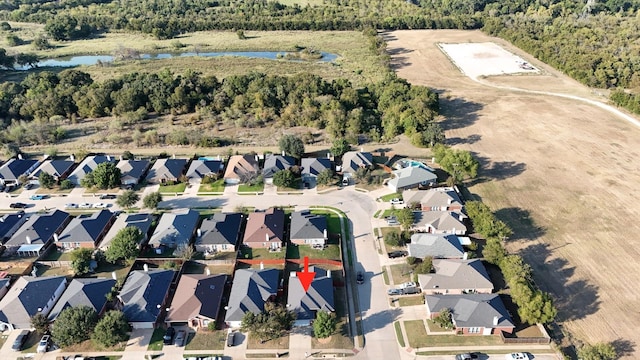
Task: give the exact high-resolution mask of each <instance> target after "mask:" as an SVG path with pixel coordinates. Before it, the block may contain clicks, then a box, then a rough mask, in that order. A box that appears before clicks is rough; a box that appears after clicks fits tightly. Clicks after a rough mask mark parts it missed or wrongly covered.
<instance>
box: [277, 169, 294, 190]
mask: <svg viewBox="0 0 640 360" xmlns="http://www.w3.org/2000/svg"><path fill="white" fill-rule="evenodd" d="M273 185H275V186H278V187H288V188H292V187H294V186H295V185H296V177H295V175H293V172H292V171H291V170H289V169H285V170H280V171H277V172H276V173H275V174H273Z"/></svg>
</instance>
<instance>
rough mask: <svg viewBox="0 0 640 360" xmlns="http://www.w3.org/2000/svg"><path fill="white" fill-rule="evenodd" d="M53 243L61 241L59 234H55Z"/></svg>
mask: <svg viewBox="0 0 640 360" xmlns="http://www.w3.org/2000/svg"><path fill="white" fill-rule="evenodd" d="M53 241H55V242H58V241H60V238H59V237H58V234H56V233H53Z"/></svg>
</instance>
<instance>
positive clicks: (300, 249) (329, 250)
mask: <svg viewBox="0 0 640 360" xmlns="http://www.w3.org/2000/svg"><path fill="white" fill-rule="evenodd" d="M305 256H308V257H309V259H330V260H341V259H342V257H341V256H340V247H339V246H338V245H327V247H325V248H324V250H320V249H314V248H312V247H311V245H295V244H290V245H289V246H287V259H304V257H305Z"/></svg>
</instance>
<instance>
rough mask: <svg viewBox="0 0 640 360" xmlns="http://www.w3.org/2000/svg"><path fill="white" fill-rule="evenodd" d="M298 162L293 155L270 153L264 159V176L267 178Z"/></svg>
mask: <svg viewBox="0 0 640 360" xmlns="http://www.w3.org/2000/svg"><path fill="white" fill-rule="evenodd" d="M295 164H296V159H294V158H293V157H291V156H282V155H274V154H269V155H267V157H266V158H265V159H264V169H263V170H262V176H264V177H265V178H270V177H273V174H275V173H277V172H278V171H280V170H286V169H288V168H290V167H292V166H293V165H295Z"/></svg>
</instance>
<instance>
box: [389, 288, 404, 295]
mask: <svg viewBox="0 0 640 360" xmlns="http://www.w3.org/2000/svg"><path fill="white" fill-rule="evenodd" d="M387 295H391V296H393V295H402V291H401V290H400V289H389V290H387Z"/></svg>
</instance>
